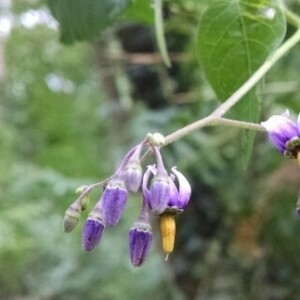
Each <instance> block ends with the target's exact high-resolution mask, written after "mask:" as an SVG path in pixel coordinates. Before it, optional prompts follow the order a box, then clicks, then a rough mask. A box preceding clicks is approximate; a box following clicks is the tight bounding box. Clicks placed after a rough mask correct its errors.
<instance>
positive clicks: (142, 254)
mask: <svg viewBox="0 0 300 300" xmlns="http://www.w3.org/2000/svg"><path fill="white" fill-rule="evenodd" d="M128 242H129V254H130V260H131V263H132V265H133V266H134V267H139V266H140V265H141V264H142V263H143V262H144V261H145V259H146V257H147V255H148V252H149V249H150V247H151V242H152V232H151V226H150V224H148V223H140V222H137V223H135V224H134V225H133V226H132V227H131V229H130V231H129V239H128Z"/></svg>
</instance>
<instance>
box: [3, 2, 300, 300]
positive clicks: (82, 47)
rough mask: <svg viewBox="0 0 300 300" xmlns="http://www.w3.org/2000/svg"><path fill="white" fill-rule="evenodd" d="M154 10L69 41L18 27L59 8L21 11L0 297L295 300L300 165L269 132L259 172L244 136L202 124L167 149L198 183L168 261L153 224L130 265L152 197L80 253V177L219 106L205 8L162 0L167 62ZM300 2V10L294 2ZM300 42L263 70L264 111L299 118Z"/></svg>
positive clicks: (12, 76)
mask: <svg viewBox="0 0 300 300" xmlns="http://www.w3.org/2000/svg"><path fill="white" fill-rule="evenodd" d="M146 3H147V1H141V2H139V1H132V2H131V3H130V5H129V6H128V7H127V8H126V10H125V14H124V15H123V16H122V22H121V23H118V24H117V26H115V27H111V28H110V30H108V31H106V32H105V34H104V35H102V37H101V39H100V40H99V41H95V42H94V43H93V44H79V43H77V44H74V45H72V46H63V45H61V44H60V43H59V41H58V40H59V33H58V31H57V30H56V29H55V28H56V27H55V26H52V24H53V23H52V22H54V21H53V20H52V21H51V19H49V20H50V21H51V22H50V21H49V22H50V23H49V22H48V23H47V22H46V21H45V22H40V23H37V24H35V26H26V23H24V22H23V23H22V22H21V21H20V20H21V17H22V16H23V17H24V14H26V13H28V12H32V11H36V10H40V11H44V12H47V9H46V8H45V6H44V5H45V1H32V0H28V1H24V0H22V1H21V0H19V1H14V3H13V6H12V7H11V13H13V14H14V20H15V25H14V27H13V29H12V31H11V33H10V34H9V35H8V36H7V37H6V38H5V39H4V38H2V39H1V44H0V46H1V45H3V46H4V53H5V77H4V79H3V82H1V93H2V94H1V99H2V101H1V103H0V123H1V133H0V157H1V160H0V195H1V201H0V265H1V269H0V299H5V300H7V299H59V300H64V299H75V300H76V299H78V300H79V299H83V298H86V299H91V300H93V299H145V300H147V299H158V300H160V299H175V300H177V299H213V300H226V299H230V300H232V299H233V300H234V299H238V300H240V299H255V298H257V299H266V300H268V299H270V300H271V299H272V300H273V299H278V300H283V299H289V300H290V299H291V300H293V299H298V295H299V293H300V288H299V287H300V282H299V276H298V275H299V268H300V260H299V255H298V253H299V250H300V240H299V239H297V236H298V231H299V230H298V229H299V226H300V224H299V219H297V218H296V217H295V213H294V205H295V202H296V194H297V189H298V187H299V182H300V174H299V168H297V167H296V166H295V164H294V161H286V160H283V159H282V158H281V156H280V154H279V153H277V152H276V150H274V149H273V148H272V146H271V145H270V144H269V143H268V142H267V141H266V136H265V135H264V134H258V135H257V138H256V141H255V145H254V152H253V155H252V159H251V161H250V164H249V167H248V169H247V171H242V170H241V167H240V164H239V161H238V160H237V157H238V156H239V152H238V149H239V148H238V147H237V144H238V138H239V134H240V131H239V130H237V129H229V128H226V129H225V130H224V128H206V129H204V130H202V131H201V132H200V131H199V132H198V133H195V134H193V135H191V136H189V137H186V138H184V139H182V140H180V141H178V142H176V143H174V144H172V145H169V146H168V147H166V148H165V149H163V150H162V153H163V156H164V159H165V161H166V164H167V166H168V167H171V166H173V165H177V166H178V168H180V170H182V171H183V172H184V174H186V175H187V177H188V178H189V180H190V181H191V183H192V186H193V197H192V200H191V203H190V205H189V207H188V208H187V210H186V211H185V212H184V213H183V214H182V215H180V216H178V218H177V223H178V233H177V241H176V248H175V251H174V253H173V254H172V255H171V256H170V257H169V261H168V262H163V259H164V257H163V255H162V253H161V247H160V243H159V235H158V233H157V230H156V231H155V239H156V241H155V244H154V247H153V248H152V250H151V253H150V256H149V258H148V260H147V261H146V262H145V264H144V265H143V266H142V267H141V268H139V269H134V268H132V267H131V266H130V263H129V258H128V253H127V234H128V229H129V227H130V226H131V224H132V223H133V222H134V221H135V220H136V218H137V215H138V210H139V206H140V195H137V196H136V197H133V196H132V199H130V201H129V203H128V207H127V208H126V212H125V215H124V217H123V219H122V221H121V223H120V224H119V226H117V227H116V228H114V229H111V230H108V231H107V232H105V234H104V237H103V240H102V241H101V244H100V245H99V247H98V248H97V249H96V250H95V251H94V252H93V253H84V252H83V251H82V250H81V246H80V235H81V232H80V231H81V227H82V223H83V221H84V218H83V220H81V221H80V224H79V225H78V228H76V229H75V231H74V232H73V233H72V234H64V233H62V231H61V221H62V217H63V214H64V211H65V210H66V208H67V207H68V205H69V204H70V203H71V202H72V201H73V200H74V198H75V193H74V190H75V188H76V187H77V186H79V185H82V184H88V183H92V182H96V181H99V180H101V179H103V178H105V177H107V176H109V175H110V174H111V173H112V171H113V169H114V168H115V166H116V165H117V163H118V162H119V161H120V159H121V157H122V155H124V153H125V152H126V150H127V149H129V147H130V146H131V145H133V144H135V143H137V142H138V141H140V140H141V139H143V138H144V136H145V134H146V133H147V132H155V131H160V132H162V133H164V134H167V133H169V132H172V131H174V130H176V129H178V128H180V127H182V126H184V125H186V124H188V123H190V122H192V121H193V120H196V119H199V118H201V117H204V116H206V115H207V114H208V113H210V112H211V111H212V110H213V108H214V107H216V106H217V105H218V101H217V99H216V96H215V95H214V93H213V92H212V89H211V88H210V86H209V85H208V83H207V82H206V80H205V79H204V77H203V74H202V72H201V66H200V67H199V65H198V64H197V57H196V51H195V37H196V31H197V26H198V22H199V16H200V15H201V14H202V12H203V11H204V9H205V8H206V6H207V3H208V2H207V1H198V0H186V1H184V0H176V1H166V2H165V5H164V13H165V22H166V23H165V29H166V37H167V43H168V49H169V51H170V54H171V58H172V67H171V68H170V69H169V70H166V69H165V68H164V66H163V64H162V63H161V61H160V59H159V58H157V57H158V56H157V55H156V53H155V47H156V46H155V42H154V37H153V29H152V26H153V25H152V24H151V16H150V15H151V10H149V9H147V10H145V11H144V14H143V15H140V14H138V13H137V12H138V11H139V10H140V9H142V8H143V7H145V5H146ZM289 5H290V6H291V7H293V8H294V9H295V11H297V9H298V11H300V10H299V8H300V7H299V4H297V2H296V1H289ZM47 16H48V17H49V18H50V15H49V14H48V13H47ZM47 20H48V19H47ZM130 21H135V22H141V23H132V22H130ZM292 31H293V29H292V28H290V27H288V35H290V34H291V32H292ZM299 47H300V46H296V47H295V48H294V49H293V50H292V51H291V52H290V53H289V55H286V56H285V57H284V58H283V59H282V60H281V61H280V62H279V63H278V64H277V65H276V66H275V67H274V68H273V69H272V70H271V71H270V72H269V73H268V75H267V76H266V78H265V82H264V85H263V88H262V95H261V97H262V99H263V101H262V117H261V119H265V118H267V117H268V116H270V115H271V114H273V113H280V112H282V111H283V110H285V109H286V108H289V109H290V110H291V112H292V113H293V114H297V113H298V112H299V111H300V103H299V96H300V88H299V86H300V85H299V75H298V74H299V64H300V60H299V54H298V53H299ZM112 50H113V51H112ZM142 54H143V55H142ZM99 194H100V191H95V192H94V193H93V195H92V200H93V201H95V200H96V199H97V197H99ZM86 216H87V213H86V214H85V215H84V216H83V217H86ZM153 221H154V224H155V223H156V222H155V220H153Z"/></svg>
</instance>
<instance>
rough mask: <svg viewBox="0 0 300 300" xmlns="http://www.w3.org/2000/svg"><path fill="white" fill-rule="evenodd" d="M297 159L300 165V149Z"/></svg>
mask: <svg viewBox="0 0 300 300" xmlns="http://www.w3.org/2000/svg"><path fill="white" fill-rule="evenodd" d="M297 161H298V165H299V167H300V151H298V152H297Z"/></svg>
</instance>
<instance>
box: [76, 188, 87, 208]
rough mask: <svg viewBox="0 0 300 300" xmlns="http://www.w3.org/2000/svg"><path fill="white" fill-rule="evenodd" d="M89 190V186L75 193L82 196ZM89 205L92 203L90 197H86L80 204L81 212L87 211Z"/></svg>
mask: <svg viewBox="0 0 300 300" xmlns="http://www.w3.org/2000/svg"><path fill="white" fill-rule="evenodd" d="M87 188H88V186H87V185H82V186H80V187H78V188H77V189H76V190H75V193H76V194H78V195H81V194H82V193H83V192H84V191H85V190H86V189H87ZM89 203H90V197H89V196H88V195H86V196H85V197H83V199H82V200H81V202H80V205H81V210H86V209H87V207H88V205H89Z"/></svg>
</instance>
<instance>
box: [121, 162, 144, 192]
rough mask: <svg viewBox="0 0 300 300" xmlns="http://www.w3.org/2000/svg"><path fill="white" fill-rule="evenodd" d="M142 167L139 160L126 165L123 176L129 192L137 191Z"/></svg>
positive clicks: (140, 180)
mask: <svg viewBox="0 0 300 300" xmlns="http://www.w3.org/2000/svg"><path fill="white" fill-rule="evenodd" d="M142 176H143V173H142V167H141V164H140V163H139V162H131V163H129V164H128V165H127V166H126V169H125V173H124V178H125V184H126V188H127V189H128V190H129V191H131V192H134V193H135V192H137V191H138V189H139V187H140V185H141V182H142Z"/></svg>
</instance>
